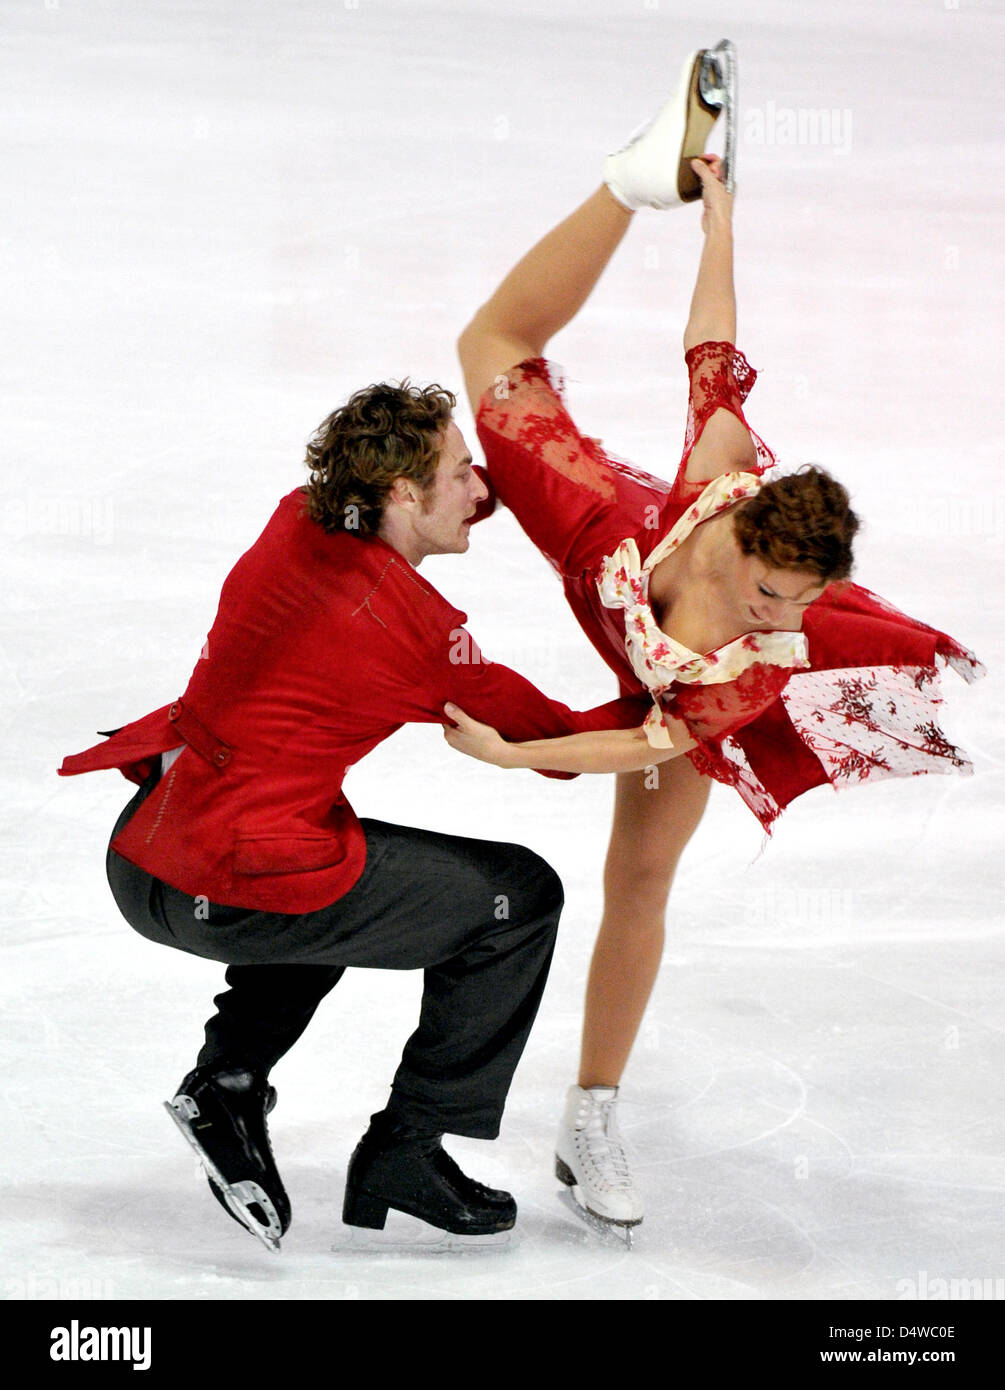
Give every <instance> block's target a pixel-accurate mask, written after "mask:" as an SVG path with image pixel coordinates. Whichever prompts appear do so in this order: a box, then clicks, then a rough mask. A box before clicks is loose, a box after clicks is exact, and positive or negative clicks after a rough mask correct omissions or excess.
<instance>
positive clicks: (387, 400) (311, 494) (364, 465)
mask: <svg viewBox="0 0 1005 1390" xmlns="http://www.w3.org/2000/svg"><path fill="white" fill-rule="evenodd" d="M456 404H457V398H456V396H455V395H454V394H453V392H452V391H447V390H446V389H445V388H444V387H442V386H437V385H435V384H434V385H432V386H412V385H411V384H410V383H409V381H408V378H407V377H406V378H405V380H404V381H402V382H401V383H400V384H399V385H397V386H394V385H392V384H390V383H388V382H379V383H378V384H376V385H374V386H366V387H364V388H363V389H362V390H361V391H357V392H355V394H354V395H352V396H350V397H349V399H348V400H347V401H346V403H345V405H343V406H339V408H338V410H334V411H332V413H331V415H329V416H328V418H327V420H323V421H322V423H321V424H320V425H319V426H318V428H317V430H316V431H315V433H314V435H313V436H312V438H311V440H310V442H309V443H308V445H307V458H306V465H307V467H308V468H309V469H310V470H311V477H310V481H309V482H308V483H307V485H306V487H305V488H304V491H305V493H306V494H307V513H308V515H309V516H310V518H311V520H312V521H316V522H318V523H319V524H320V525H321V526H323V527H324V529H325V530H326V531H356V532H358V533H359V534H360V535H372V534H373V533H374V532H376V531H377V530H378V528H379V527H380V519H381V516H382V514H383V511H384V504H385V502H386V500H387V494H388V493H389V492H390V490H391V485H392V483H393V482H394V480H395V478H400V477H405V478H411V479H412V480H413V481H414V482H416V483H417V484H418V485H419V487H421V488H423V489H425V488H428V487H429V486H431V484H432V482H433V479H434V477H435V476H436V463H437V460H438V458H439V456H440V450H441V448H442V446H443V432H444V430H445V429H446V427H447V425H448V424H449V423H450V416H451V412H452V411H453V409H454V406H455V405H456Z"/></svg>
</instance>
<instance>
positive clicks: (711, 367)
mask: <svg viewBox="0 0 1005 1390" xmlns="http://www.w3.org/2000/svg"><path fill="white" fill-rule="evenodd" d="M684 362H685V364H686V365H687V369H688V375H689V377H690V381H691V392H690V398H689V400H688V407H687V427H686V429H685V432H684V453H683V455H682V457H681V461H680V469H679V471H678V473H677V479H676V482H675V484H674V492H675V493H679V494H680V499H681V501H682V502H688V501H691V500H692V496H691V495H692V493H693V494H694V495H695V496H697V495H698V494H699V493H700V492H701V491H702V489H703V488H704V487H705V486H706V485H707V482H708V479H705V481H704V482H697V483H692V482H689V481H687V480H686V479H685V477H684V470H685V469H686V468H687V463H688V459H689V458H690V457H691V452H692V450H693V449H694V446H695V445H696V444H697V442H698V440H699V439H700V438H701V434H702V431H703V430H704V428H705V426H706V425H707V424H708V422H709V420H710V419H711V417H712V416H713V415H714V414H715V412H716V411H717V410H728V411H730V412H731V413H732V414H733V415H735V416H736V418H737V419H738V420H739V421H740V422H741V423H742V424H743V426H744V428H745V429H746V430H747V432H748V434H749V435H750V438H751V440H752V442H753V445H754V448H755V449H756V450H757V463H756V464H755V465H754V466H753V467H751V468H750V469H749V472H751V473H758V474H760V473H764V472H765V471H766V470H767V469H769V468H771V467H772V465H773V464H774V463H775V462H776V459H775V455H774V454H773V453H772V451H771V450H770V449H769V448H768V446H767V444H765V442H764V440H763V439H761V437H760V435H758V434H755V433H754V431H753V430H752V429H751V428H750V425H749V424H748V423H747V418H746V416H745V415H744V413H743V403H744V401H745V400H746V399H747V397H748V396H749V395H750V392H751V390H752V388H753V385H754V382H755V381H756V380H757V373H756V371H755V370H754V368H753V367H752V366H751V365H750V363H749V362H748V361H747V359H746V357H744V355H743V353H742V352H739V351H738V350H737V349H736V348H735V347H734V346H733V344H732V343H698V344H697V345H696V346H695V347H693V348H689V349H688V351H687V352H686V353H685V354H684Z"/></svg>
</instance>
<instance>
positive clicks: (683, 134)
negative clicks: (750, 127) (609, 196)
mask: <svg viewBox="0 0 1005 1390" xmlns="http://www.w3.org/2000/svg"><path fill="white" fill-rule="evenodd" d="M723 112H725V116H726V146H725V150H724V152H723V156H722V167H723V178H724V182H725V185H726V188H727V190H728V191H729V192H730V193H732V191H733V164H734V147H735V135H736V50H735V49H734V48H733V45H732V44H731V43H730V42H729V40H728V39H723V40H722V42H721V43H719V44H717V45H716V46H715V48H700V49H698V50H697V52H695V53H691V54H689V55H688V57H687V59H686V60H685V62H684V66H683V68H682V69H681V75H680V81H679V82H678V84H677V90H676V91H675V92H674V94H673V96H672V97H671V98H670V100H669V101H668V102H666V103H665V105H663V106H662V107H661V108H660V109H659V111H657V113H656V115H655V116H654V117H653V118H652V120H651V121H649V123H648V124H647V125H644V126H642V127H640V129H639V130H637V131H636V132H635V134H634V135H633V136H632V138H631V139H630V140H629V142H628V144H627V145H626V146H625V147H624V149H623V150H619V151H618V153H617V154H612V155H609V156H608V158H607V160H606V161H605V163H604V182H605V183H606V184H607V187H608V188H609V189H610V190H611V192H612V193H613V194H614V196H615V198H617V200H618V202H619V203H621V204H623V206H624V207H626V208H629V209H630V210H631V211H632V212H634V211H636V209H638V208H643V207H649V208H670V207H679V206H680V205H681V204H682V203H694V202H697V201H698V199H699V198H700V197H701V180H700V179H699V178H698V176H697V174H695V172H694V170H693V169H692V168H691V165H690V161H691V160H692V159H697V158H699V157H700V156H701V155H702V154H704V152H705V142H706V141H707V139H708V137H709V133H710V132H711V130H712V127H713V126H714V125H715V123H716V121H717V120H718V118H719V116H720V115H722V113H723Z"/></svg>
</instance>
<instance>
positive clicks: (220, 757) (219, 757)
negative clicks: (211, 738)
mask: <svg viewBox="0 0 1005 1390" xmlns="http://www.w3.org/2000/svg"><path fill="white" fill-rule="evenodd" d="M213 761H214V762H215V763H216V765H217V767H226V765H227V763H229V762H230V749H229V748H218V749H217V750H216V752H215V753H214V754H213Z"/></svg>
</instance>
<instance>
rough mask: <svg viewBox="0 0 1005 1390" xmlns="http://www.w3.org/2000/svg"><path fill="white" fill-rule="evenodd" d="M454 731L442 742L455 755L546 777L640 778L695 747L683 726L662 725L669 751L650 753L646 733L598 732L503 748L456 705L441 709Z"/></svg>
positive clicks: (448, 730)
mask: <svg viewBox="0 0 1005 1390" xmlns="http://www.w3.org/2000/svg"><path fill="white" fill-rule="evenodd" d="M444 709H445V710H446V713H447V716H448V718H450V719H452V720H453V721H454V725H455V727H453V728H451V727H449V726H448V727H445V728H444V730H443V736H444V738H445V739H446V740H447V742H448V743H449V744H450V746H451V748H455V749H456V750H457V751H458V752H459V753H466V754H467V755H468V757H469V758H478V759H479V760H480V761H481V762H484V763H492V764H493V765H494V766H495V767H505V768H510V767H528V768H535V769H543V770H545V771H548V772H639V771H641V770H642V768H645V767H651V766H652V765H653V764H654V763H662V762H667V761H668V760H669V759H670V758H677V757H680V755H681V754H682V753H686V752H687V751H688V750H689V749H691V748H694V747H696V744H695V740H694V739H693V738H692V737H691V735H690V733H689V732H688V729H687V725H686V724H684V723H682V722H681V721H680V720H678V719H667V720H666V726H667V728H668V730H669V732H670V738H671V740H672V746H671V747H669V748H653V747H652V746H651V744H650V743H649V740H648V739H647V738H646V732H645V729H642V728H640V729H597V730H593V731H591V732H589V733H584V734H567V735H565V736H564V737H562V738H538V739H531V740H529V741H527V742H524V743H507V742H506V740H505V739H504V738H501V737H500V735H499V734H498V733H497V732H496V730H495V729H493V728H491V726H490V725H488V724H479V723H478V721H477V720H476V719H470V718H469V717H468V716H467V715H466V714H465V713H464V711H463V710H462V709H458V707H457V706H456V705H453V704H448V705H445V706H444Z"/></svg>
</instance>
